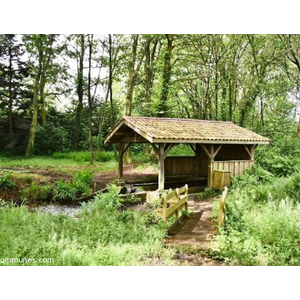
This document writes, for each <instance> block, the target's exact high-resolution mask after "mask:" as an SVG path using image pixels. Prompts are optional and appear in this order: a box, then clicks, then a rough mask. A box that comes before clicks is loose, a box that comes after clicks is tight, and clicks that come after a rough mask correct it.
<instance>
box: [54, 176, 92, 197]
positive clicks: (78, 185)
mask: <svg viewBox="0 0 300 300" xmlns="http://www.w3.org/2000/svg"><path fill="white" fill-rule="evenodd" d="M92 180H93V173H92V172H91V171H90V170H88V171H80V172H77V173H76V174H75V175H74V176H73V178H72V180H70V181H63V180H61V179H60V180H58V181H57V182H56V183H55V184H54V185H53V187H52V191H53V198H54V199H55V200H63V201H73V200H75V199H76V198H77V197H78V196H86V195H88V194H89V193H91V189H90V185H91V183H92Z"/></svg>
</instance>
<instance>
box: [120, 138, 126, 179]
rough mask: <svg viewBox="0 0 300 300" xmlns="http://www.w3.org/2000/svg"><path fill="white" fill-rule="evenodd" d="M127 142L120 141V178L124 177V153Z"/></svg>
mask: <svg viewBox="0 0 300 300" xmlns="http://www.w3.org/2000/svg"><path fill="white" fill-rule="evenodd" d="M124 147H125V143H119V178H123V155H124Z"/></svg>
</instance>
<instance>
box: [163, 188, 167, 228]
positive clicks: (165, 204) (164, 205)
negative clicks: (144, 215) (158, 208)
mask: <svg viewBox="0 0 300 300" xmlns="http://www.w3.org/2000/svg"><path fill="white" fill-rule="evenodd" d="M162 219H163V221H164V223H166V222H167V194H163V195H162Z"/></svg>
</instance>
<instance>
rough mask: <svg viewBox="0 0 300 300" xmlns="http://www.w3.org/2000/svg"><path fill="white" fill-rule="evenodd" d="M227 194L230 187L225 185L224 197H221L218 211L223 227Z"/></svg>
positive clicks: (220, 225) (219, 220) (220, 223)
mask: <svg viewBox="0 0 300 300" xmlns="http://www.w3.org/2000/svg"><path fill="white" fill-rule="evenodd" d="M227 194H228V188H227V186H225V188H224V191H223V193H222V197H221V198H220V199H219V212H218V225H219V228H221V227H223V226H224V224H225V216H226V199H227Z"/></svg>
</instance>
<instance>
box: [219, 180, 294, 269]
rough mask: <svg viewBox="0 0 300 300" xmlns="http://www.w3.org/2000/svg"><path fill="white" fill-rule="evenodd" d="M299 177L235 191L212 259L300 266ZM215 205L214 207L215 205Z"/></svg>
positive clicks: (253, 185)
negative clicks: (219, 258)
mask: <svg viewBox="0 0 300 300" xmlns="http://www.w3.org/2000/svg"><path fill="white" fill-rule="evenodd" d="M299 199H300V174H295V175H293V176H291V177H289V178H286V179H281V178H279V179H274V180H273V181H272V182H271V183H264V184H259V185H255V183H252V185H248V186H243V188H242V189H240V188H239V187H236V189H235V190H233V191H231V193H230V196H229V198H228V200H227V215H226V227H225V228H224V230H223V231H222V232H221V234H220V235H218V236H217V237H216V239H215V243H214V245H215V250H216V255H217V256H219V257H222V258H225V259H227V260H228V261H229V263H231V264H240V265H299V264H300V251H299V247H298V246H297V245H299V242H300V218H299V213H300V203H299ZM216 205H217V204H216Z"/></svg>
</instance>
